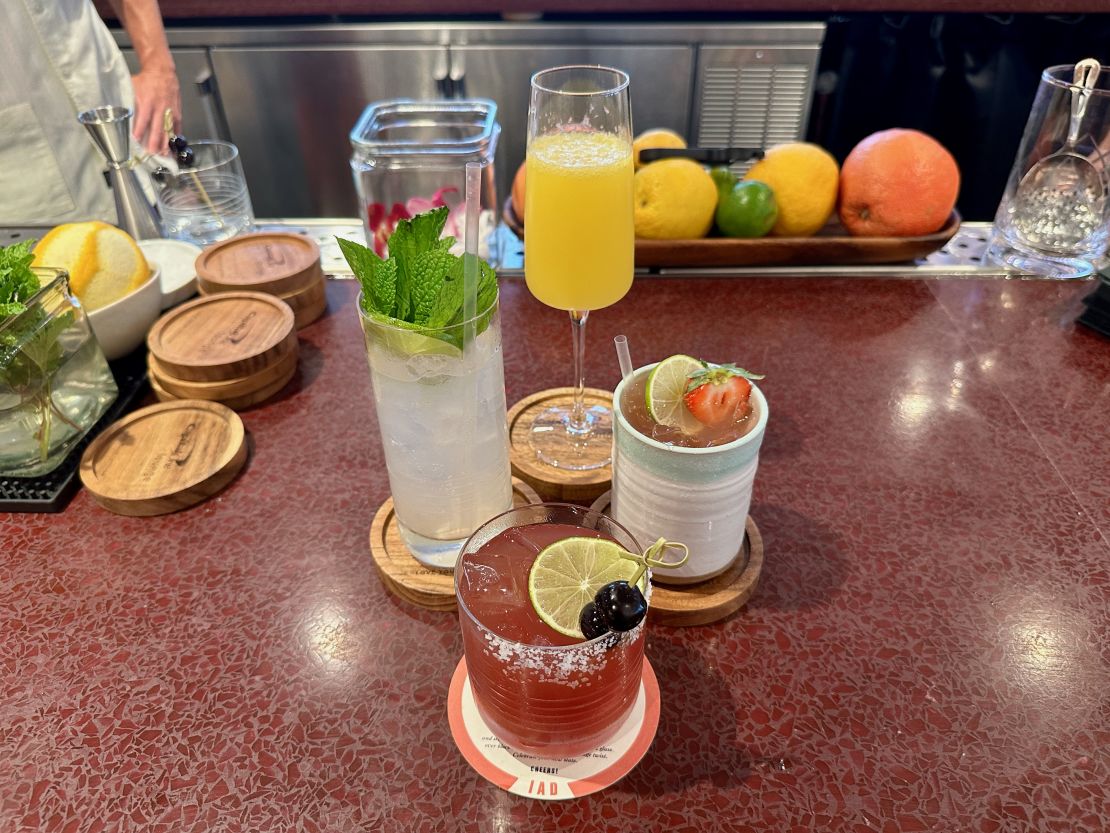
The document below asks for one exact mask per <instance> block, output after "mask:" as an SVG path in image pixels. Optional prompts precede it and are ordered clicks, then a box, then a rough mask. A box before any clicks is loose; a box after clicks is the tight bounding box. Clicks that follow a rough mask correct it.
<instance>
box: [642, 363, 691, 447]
mask: <svg viewBox="0 0 1110 833" xmlns="http://www.w3.org/2000/svg"><path fill="white" fill-rule="evenodd" d="M703 369H704V365H702V363H701V362H699V361H698V360H697V359H695V358H693V357H692V356H683V355H678V356H671V357H670V358H666V359H663V361H661V362H659V364H657V365H656V366H655V367H654V368H652V371H651V373H650V374H649V375H648V379H647V386H646V389H645V396H646V397H647V409H648V413H649V414H651V418H652V419H654V420H655V421H656V422H658V423H659V424H660V425H667V426H670V427H672V428H677V429H678V430H680V431H682V432H684V433H686V434H696V433H697V432H698V431H699V430H701V428H702V427H703V426H702V424H701V423H700V422H698V421H697V420H696V419H695V418H694V415H693V414H692V413H690V409H689V408H687V407H686V403H685V402H684V401H683V399H682V397H683V396H685V395H686V384H687V382H688V381H689V379H690V376H691V375H693V374H694V373H697V372H698V371H699V370H703Z"/></svg>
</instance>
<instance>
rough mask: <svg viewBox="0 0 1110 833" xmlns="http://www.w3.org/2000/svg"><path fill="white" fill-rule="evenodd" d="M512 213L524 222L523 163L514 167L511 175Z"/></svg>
mask: <svg viewBox="0 0 1110 833" xmlns="http://www.w3.org/2000/svg"><path fill="white" fill-rule="evenodd" d="M513 213H514V214H515V215H516V216H517V219H518V220H520V221H521V222H524V163H523V162H521V163H520V167H519V168H517V169H516V176H514V177H513Z"/></svg>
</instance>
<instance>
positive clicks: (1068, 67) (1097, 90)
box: [1041, 62, 1110, 95]
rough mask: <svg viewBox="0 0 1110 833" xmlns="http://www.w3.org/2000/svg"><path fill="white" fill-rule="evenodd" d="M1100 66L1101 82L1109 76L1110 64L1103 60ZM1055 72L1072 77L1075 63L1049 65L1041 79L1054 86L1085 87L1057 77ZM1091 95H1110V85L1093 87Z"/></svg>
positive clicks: (1077, 88)
mask: <svg viewBox="0 0 1110 833" xmlns="http://www.w3.org/2000/svg"><path fill="white" fill-rule="evenodd" d="M1099 67H1100V71H1099V75H1098V80H1099V81H1100V82H1101V81H1104V80H1105V79H1106V78H1107V76H1108V75H1110V66H1107V65H1106V64H1104V63H1102V62H1099ZM1053 73H1059V74H1060V75H1062V76H1066V78H1068V79H1071V78H1073V77H1075V64H1056V65H1055V66H1050V67H1047V68H1046V69H1045V70H1044V71H1043V72H1042V73H1041V80H1042V81H1044V82H1045V83H1047V84H1051V85H1052V86H1054V87H1060V88H1062V89H1068V90H1081V89H1083V88H1082V87H1081V86H1079V85H1078V84H1075V83H1073V82H1072V81H1071V80H1065V79H1064V78H1057V77H1056V75H1054V74H1053ZM1091 95H1110V87H1099V86H1096V87H1093V88H1092V89H1091Z"/></svg>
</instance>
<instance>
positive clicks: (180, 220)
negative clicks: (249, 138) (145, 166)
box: [155, 140, 254, 246]
mask: <svg viewBox="0 0 1110 833" xmlns="http://www.w3.org/2000/svg"><path fill="white" fill-rule="evenodd" d="M190 147H192V149H193V153H194V162H195V167H193V168H186V169H184V170H181V171H170V172H168V173H164V174H157V175H156V177H155V182H156V189H157V190H156V194H157V200H158V211H159V212H160V213H161V215H162V229H163V231H164V232H165V235H166V237H175V238H177V239H178V240H187V241H188V242H190V243H195V244H196V245H198V246H207V245H209V244H212V243H216V242H218V241H220V240H226V239H227V238H229V237H234V236H235V235H236V234H240V233H241V232H244V231H249V230H250V228H251V226H252V225H253V224H254V209H253V208H252V207H251V197H250V193H249V192H248V191H247V180H246V177H244V176H243V165H242V162H241V161H240V159H239V149H238V148H237V147H235V145H233V144H231V143H230V142H220V141H215V140H212V141H197V142H193V143H192V144H191V145H190Z"/></svg>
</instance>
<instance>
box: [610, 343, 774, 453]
mask: <svg viewBox="0 0 1110 833" xmlns="http://www.w3.org/2000/svg"><path fill="white" fill-rule="evenodd" d="M657 364H659V362H652V363H651V364H645V365H644V366H643V367H638V368H636V369H635V370H633V371H632V375H630V376H629V377H628V378H627V379H621V380H620V382H619V383H618V384H617V389H616V390H615V391H613V413H614V414H616V415H617V419H618V420H620V423H621V425H623V426H624V427H625V428H626V429H627V430H629V431H631V432H632V433H633V434H635V435H636V438H637V439H639V440H640V441H641V442H644V443H647V444H648V445H649V446H651V447H652V448H659V449H663V450H664V451H673V452H676V453H678V454H693V455H698V454H719V453H720V452H722V451H730V450H732V449H734V448H738V447H739V446H742V445H744V444H746V443H749V442H752V438H753V437H754V436H756V435H757V434H758V433H759V432H760V431H762V430H764V429H765V428H766V427H767V417H768V414H769V413H770V406H768V404H767V397H765V396H764V395H763V391H761V390H760V389H759V387H758V386H757V385H756V383H755V382H751V386H752V390H753V391H755V395H756V405H758V406H759V407H758V411H759V415H758V416H757V417H756V421H755V425H754V426H753V427H752V429H751V430H750V431H748V433H746V434H745V435H744V436H742V437H737V438H736V439H735V440H733V441H732V442H729V443H725V444H724V445H711V446H709V448H690V447H689V446H684V445H667V443H661V442H659V440H655V439H652V438H651V437H649V436H648V435H647V434H644V433H643V432H642V431H638V430H636V429H635V428H633V427H632V423H630V422H629V421H628V419H627V418H626V417H625V415H624V410H623V409H622V408H621V406H620V401H621V391H623V390H624V385H625V382H629V381H631V380H634V379H636V378H637V377H638V376H639V375H640V374H641V373H647V372H648V371H650V370H651V369H652V368H653V367H655V365H657ZM749 381H750V380H749Z"/></svg>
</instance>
